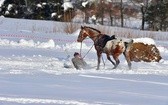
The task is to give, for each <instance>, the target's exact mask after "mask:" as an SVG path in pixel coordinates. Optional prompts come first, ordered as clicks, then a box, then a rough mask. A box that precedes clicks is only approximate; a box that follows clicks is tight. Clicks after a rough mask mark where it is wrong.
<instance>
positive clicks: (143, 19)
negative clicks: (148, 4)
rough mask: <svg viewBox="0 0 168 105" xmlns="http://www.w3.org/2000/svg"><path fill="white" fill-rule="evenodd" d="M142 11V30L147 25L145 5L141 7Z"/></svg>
mask: <svg viewBox="0 0 168 105" xmlns="http://www.w3.org/2000/svg"><path fill="white" fill-rule="evenodd" d="M141 13H142V26H141V30H144V26H145V12H144V6H142V7H141Z"/></svg>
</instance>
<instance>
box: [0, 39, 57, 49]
mask: <svg viewBox="0 0 168 105" xmlns="http://www.w3.org/2000/svg"><path fill="white" fill-rule="evenodd" d="M0 45H1V46H20V47H36V48H55V47H58V46H55V42H54V41H53V40H52V39H50V40H49V41H48V42H39V41H38V42H34V41H33V40H28V41H27V40H25V39H21V40H19V41H18V42H15V41H9V40H7V39H0Z"/></svg>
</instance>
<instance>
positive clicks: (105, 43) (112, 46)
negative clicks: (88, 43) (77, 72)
mask: <svg viewBox="0 0 168 105" xmlns="http://www.w3.org/2000/svg"><path fill="white" fill-rule="evenodd" d="M86 37H89V38H91V39H92V40H93V42H94V47H95V49H96V51H97V58H98V63H97V70H99V67H100V58H101V56H102V53H105V54H106V56H107V59H108V60H109V61H110V62H111V63H112V64H113V65H114V67H113V69H115V68H117V66H118V65H119V63H120V60H119V56H120V55H121V54H122V53H123V54H124V56H125V58H126V60H127V63H128V67H129V69H131V61H130V57H129V53H128V49H127V45H128V43H126V42H124V41H122V40H121V39H116V38H115V37H114V36H112V38H111V37H110V36H108V35H105V34H101V32H100V31H99V30H97V29H94V28H92V27H87V26H84V27H83V26H81V31H80V33H79V36H78V39H77V41H78V42H82V41H83V40H84V39H85V38H86ZM110 56H112V57H113V58H114V60H115V63H114V62H113V61H112V60H111V58H110Z"/></svg>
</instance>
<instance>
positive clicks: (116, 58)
mask: <svg viewBox="0 0 168 105" xmlns="http://www.w3.org/2000/svg"><path fill="white" fill-rule="evenodd" d="M113 58H114V60H115V61H116V65H115V66H114V67H113V69H116V68H117V66H118V65H119V63H120V60H119V59H118V56H113Z"/></svg>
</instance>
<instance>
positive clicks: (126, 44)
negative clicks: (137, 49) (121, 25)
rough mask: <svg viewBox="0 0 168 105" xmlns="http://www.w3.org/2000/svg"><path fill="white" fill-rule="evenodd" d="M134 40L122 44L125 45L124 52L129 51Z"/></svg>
mask: <svg viewBox="0 0 168 105" xmlns="http://www.w3.org/2000/svg"><path fill="white" fill-rule="evenodd" d="M133 42H134V40H133V39H132V40H131V41H128V42H124V45H125V51H129V50H130V47H131V45H132V44H133Z"/></svg>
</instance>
